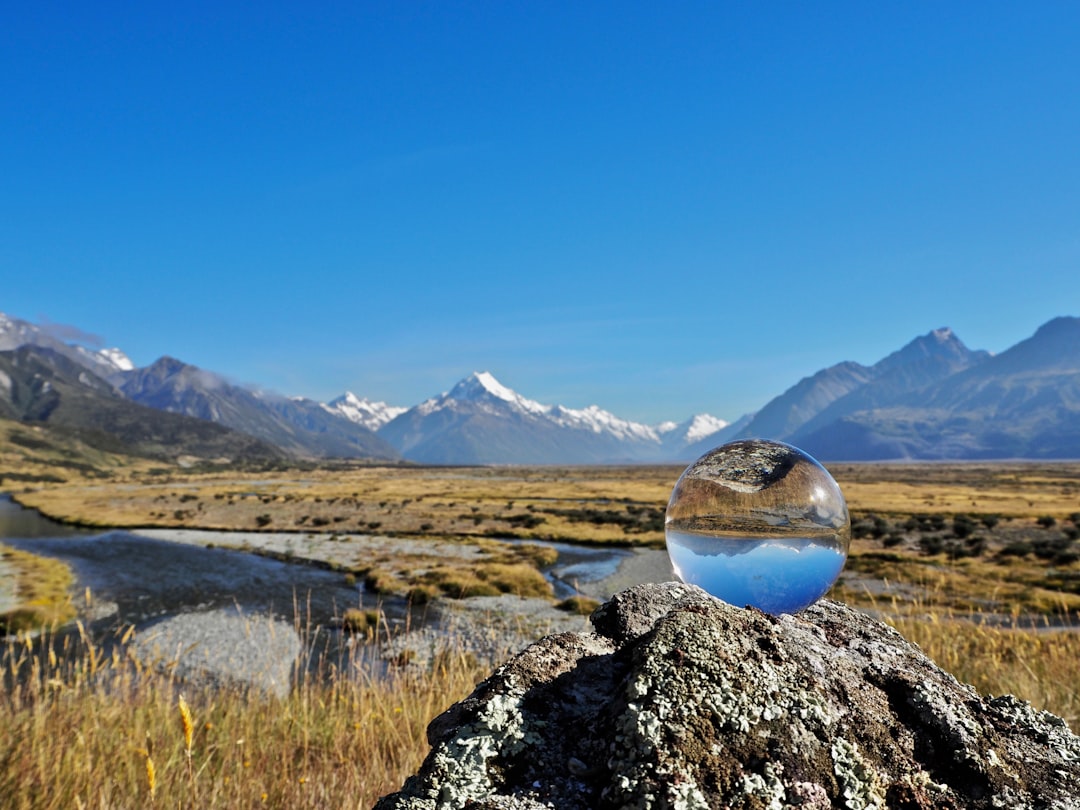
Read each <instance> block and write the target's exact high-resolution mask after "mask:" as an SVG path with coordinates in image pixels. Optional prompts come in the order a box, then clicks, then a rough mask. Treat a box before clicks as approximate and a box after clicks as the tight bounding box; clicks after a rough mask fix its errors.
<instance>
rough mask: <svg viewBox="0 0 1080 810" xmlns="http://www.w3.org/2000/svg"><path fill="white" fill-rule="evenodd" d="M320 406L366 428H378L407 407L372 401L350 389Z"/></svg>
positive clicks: (403, 411)
mask: <svg viewBox="0 0 1080 810" xmlns="http://www.w3.org/2000/svg"><path fill="white" fill-rule="evenodd" d="M322 407H323V410H326V411H328V412H330V413H332V414H334V415H335V416H340V417H343V418H345V419H348V420H349V421H350V422H355V423H356V424H358V425H362V426H364V427H366V428H367V429H368V430H378V429H379V428H381V427H382V426H383V425H385V424H386V423H387V422H390V421H391V420H392V419H394V418H395V417H397V416H400V415H401V414H403V413H405V411H407V410H408V408H401V407H397V406H395V405H387V404H386V403H385V402H373V401H371V400H370V399H368V398H367V397H358V396H357V395H356V394H354V393H353V392H352V391H346V392H345V393H344V394H342V395H341V396H340V397H337V398H336V399H332V400H330V401H329V402H327V403H326V404H325V405H323V406H322Z"/></svg>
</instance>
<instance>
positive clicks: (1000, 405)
mask: <svg viewBox="0 0 1080 810" xmlns="http://www.w3.org/2000/svg"><path fill="white" fill-rule="evenodd" d="M0 418H8V419H17V420H20V421H23V422H28V423H41V424H48V425H49V426H50V427H52V428H55V429H57V430H62V431H69V432H71V431H73V432H75V433H77V434H78V435H79V436H80V438H83V439H84V440H85V438H86V437H90V439H91V440H92V441H97V442H98V443H99V444H101V443H104V444H112V445H116V444H119V445H123V446H128V447H129V449H130V451H131V452H135V453H137V454H143V455H156V456H164V457H174V456H176V455H178V454H180V453H181V449H182V450H183V453H184V454H186V455H193V456H197V457H205V458H231V457H240V458H248V457H250V458H272V457H275V456H277V457H282V456H289V457H294V458H306V459H317V458H333V457H337V458H355V459H371V460H379V461H398V460H401V459H405V460H408V461H413V462H420V463H430V464H503V463H522V464H579V463H641V462H671V461H686V460H690V459H693V458H696V457H697V456H698V455H700V454H701V453H703V452H705V451H707V450H709V449H711V448H712V447H715V446H716V445H718V444H721V443H723V442H724V441H728V440H730V439H734V438H749V437H766V438H773V439H780V440H783V441H787V442H790V443H792V444H795V445H797V446H799V447H801V448H803V449H804V450H806V451H807V452H809V453H811V454H812V455H814V456H816V457H818V458H821V459H826V460H830V461H834V460H835V461H838V460H884V459H978V458H1080V318H1073V317H1062V318H1056V319H1054V320H1052V321H1050V322H1049V323H1047V324H1045V325H1043V326H1042V327H1040V328H1039V330H1038V331H1037V332H1036V333H1035V334H1034V335H1033V336H1032V337H1030V338H1028V339H1027V340H1025V341H1022V342H1021V343H1019V344H1017V345H1016V346H1014V347H1012V348H1010V349H1008V350H1007V351H1005V352H1002V353H1001V354H999V355H996V356H993V355H991V354H990V353H989V352H986V351H979V350H972V349H969V348H968V347H966V346H965V345H964V344H963V342H962V341H961V340H960V339H959V338H958V337H957V336H956V335H955V334H954V333H953V332H952V331H951V330H950V329H936V330H934V331H932V332H929V333H927V334H926V335H922V336H920V337H917V338H915V339H914V340H912V341H911V342H909V343H908V344H907V345H905V346H903V347H902V348H900V349H899V350H897V351H895V352H893V353H892V354H890V355H888V356H887V357H885V358H883V359H882V360H880V361H878V362H877V363H875V364H873V365H871V366H864V365H861V364H859V363H855V362H851V361H846V362H841V363H838V364H836V365H833V366H830V367H828V368H826V369H822V370H821V371H819V372H817V373H815V374H813V375H811V376H809V377H806V378H804V379H802V380H799V381H798V382H797V383H795V384H794V385H793V386H791V387H790V388H789V389H787V390H786V391H784V392H783V393H781V394H780V395H778V396H777V397H775V398H774V399H772V400H771V401H769V402H768V403H766V404H765V406H764V407H762V408H761V409H760V410H759V411H757V412H756V413H752V414H747V415H745V416H743V417H741V418H739V419H737V420H735V421H734V422H733V423H731V424H728V423H727V422H725V421H724V420H722V419H718V418H716V417H714V416H711V415H708V414H698V415H695V416H692V417H690V418H688V419H686V420H684V421H683V422H663V423H661V424H658V425H645V424H642V423H638V422H633V421H629V420H626V419H622V418H620V417H618V416H615V415H614V414H612V413H610V412H608V411H605V410H603V409H602V408H600V407H598V406H596V405H592V406H589V407H587V408H584V409H574V408H568V407H565V406H563V405H545V404H541V403H539V402H536V401H534V400H531V399H528V398H526V397H524V396H522V395H521V394H519V393H517V392H515V391H513V390H511V389H509V388H507V387H506V386H504V385H502V384H501V383H500V382H499V381H498V380H497V379H496V378H495V377H494V376H493V375H492V374H490V373H489V372H486V371H479V372H474V373H473V374H471V375H469V376H468V377H466V378H465V379H463V380H461V381H460V382H458V383H457V384H456V385H455V386H453V387H452V388H451V389H450V390H449V391H447V392H445V393H443V394H440V395H438V396H435V397H431V398H430V399H427V400H425V401H424V402H421V403H420V404H418V405H415V406H413V407H411V408H404V407H400V406H391V405H388V404H386V403H384V402H373V401H370V400H367V399H364V398H362V397H358V396H356V395H355V394H353V393H349V392H347V393H345V394H343V395H342V396H340V397H338V398H337V399H334V400H331V401H330V402H328V403H319V402H315V401H313V400H309V399H304V398H299V397H293V398H290V397H284V396H280V395H277V394H270V393H266V392H261V391H256V390H252V389H251V388H248V387H244V386H239V385H236V384H233V383H231V382H229V381H228V380H226V379H225V378H224V377H222V376H221V375H219V374H216V373H213V372H210V371H206V370H203V369H199V368H197V367H195V366H192V365H189V364H186V363H183V362H181V361H179V360H176V359H173V358H169V357H163V358H161V359H159V360H157V361H156V362H154V363H153V364H151V365H149V366H147V367H145V368H135V367H134V364H133V363H132V362H131V361H130V360H129V359H128V357H127V355H126V354H124V353H123V352H122V351H121V350H119V349H97V350H94V349H88V348H86V347H84V346H82V345H78V344H74V343H65V342H64V341H62V340H60V339H59V338H58V337H55V336H53V335H51V334H50V333H49V332H48V331H47V330H44V329H42V328H41V327H38V326H35V325H33V324H30V323H28V322H26V321H20V320H18V319H15V318H10V317H7V316H5V315H3V314H0ZM159 418H160V419H161V420H163V421H161V422H160V423H159V422H157V421H156V420H158V419H159ZM177 420H181V421H177ZM195 425H199V426H200V428H199V430H196V429H195V427H194V426H195ZM207 425H212V426H213V428H212V430H213V432H200V431H204V430H206V429H207V428H206V426H207ZM135 426H137V428H138V429H135ZM170 436H172V437H173V438H174V439H175V440H176V441H177V442H179V444H180V445H183V447H182V448H181V449H178V448H176V447H173V448H171V449H170V448H169V447H168V445H169V437H170Z"/></svg>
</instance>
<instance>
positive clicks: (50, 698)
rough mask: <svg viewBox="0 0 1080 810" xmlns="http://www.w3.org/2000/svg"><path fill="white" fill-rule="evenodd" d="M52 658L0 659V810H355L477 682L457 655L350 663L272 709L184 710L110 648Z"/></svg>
mask: <svg viewBox="0 0 1080 810" xmlns="http://www.w3.org/2000/svg"><path fill="white" fill-rule="evenodd" d="M110 641H112V642H115V641H116V639H111V640H110ZM63 646H64V647H66V649H64V648H61V649H60V650H59V651H57V652H56V653H53V654H50V653H49V646H48V645H47V644H46V643H44V641H41V640H39V641H38V642H34V643H31V642H25V643H24V642H22V641H20V642H19V643H18V644H16V645H14V646H11V647H9V648H8V649H7V650H6V652H5V653H4V654H3V656H2V657H0V670H2V674H3V681H4V688H3V692H2V693H0V703H2V706H0V797H3V801H2V804H3V806H4V808H5V809H6V810H31V808H32V809H33V810H51V809H52V808H56V810H60V808H63V809H64V810H68V808H78V807H84V808H117V809H119V808H146V807H151V806H161V807H198V808H266V807H282V808H326V807H341V808H365V810H366V808H369V807H371V805H372V804H373V803H374V802H375V800H376V799H377V798H378V797H379V796H381V795H383V794H385V793H388V792H391V791H393V790H395V789H397V788H398V787H399V786H400V785H401V783H402V781H403V780H404V778H405V777H406V776H407V775H408V774H409V773H411V772H412V771H413V770H415V769H416V767H417V766H418V765H419V763H420V760H421V759H422V758H423V756H424V754H425V753H426V749H427V742H426V738H425V729H426V726H427V724H428V722H429V721H430V720H431V718H432V717H434V716H435V715H437V714H438V713H439V712H441V711H442V710H444V709H445V708H447V707H448V706H449V705H450V704H451V703H453V702H454V701H456V700H459V699H460V698H462V697H464V696H465V695H466V694H468V692H469V691H471V689H472V688H473V686H474V685H475V684H476V682H477V681H478V680H479V679H480V677H481V676H482V675H483V674H484V671H486V669H487V668H486V667H484V668H483V670H484V671H482V668H481V667H480V666H479V665H477V663H476V662H475V661H473V660H472V659H471V658H469V657H467V656H464V655H462V656H457V657H444V658H443V659H441V660H440V661H439V662H438V664H437V665H436V666H434V667H433V668H432V669H431V670H430V671H428V672H424V673H416V672H414V671H412V670H410V671H408V672H403V671H392V672H391V673H390V674H388V675H387V676H386V677H385V678H379V679H376V678H373V677H371V676H370V675H367V674H365V671H364V670H363V669H362V668H361V667H360V666H359V662H358V661H356V660H352V661H345V662H342V664H343V665H342V666H331V665H330V663H329V662H324V667H323V671H322V672H321V673H320V674H318V675H315V676H305V677H302V678H301V680H300V683H299V685H298V686H297V688H296V689H295V690H294V691H293V693H292V694H291V695H290V696H289V697H288V698H285V699H274V698H268V697H265V696H258V695H252V694H245V693H243V692H241V691H240V690H238V689H228V688H226V689H221V690H218V691H214V692H212V693H200V692H192V691H190V690H191V687H190V686H189V687H187V688H186V690H187V691H185V697H186V700H185V699H184V697H181V695H180V688H181V686H180V684H178V683H176V682H175V681H174V680H173V679H172V678H171V677H170V676H169V675H168V674H162V673H161V672H158V671H147V670H143V669H142V668H141V667H140V665H139V664H138V663H137V661H136V660H135V658H134V656H133V655H130V654H129V653H128V648H127V646H126V645H124V644H111V645H110V647H111V650H112V652H111V653H110V652H106V650H107V647H106V646H104V645H102V644H100V643H93V642H92V641H91V640H90V639H88V638H86V637H85V636H84V637H83V638H82V639H81V640H80V639H78V638H77V637H76V638H74V639H73V638H71V637H69V638H68V640H67V644H66V645H63ZM185 710H186V711H185ZM189 752H190V754H189Z"/></svg>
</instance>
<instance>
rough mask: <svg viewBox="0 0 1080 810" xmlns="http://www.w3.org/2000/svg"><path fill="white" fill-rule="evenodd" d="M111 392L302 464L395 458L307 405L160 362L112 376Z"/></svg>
mask: <svg viewBox="0 0 1080 810" xmlns="http://www.w3.org/2000/svg"><path fill="white" fill-rule="evenodd" d="M111 379H112V381H113V382H114V383H116V386H117V389H118V390H119V391H120V392H122V393H123V394H124V395H125V396H126V397H128V398H129V399H131V400H132V401H134V402H138V403H139V404H141V405H147V406H149V407H151V408H157V409H158V410H162V411H169V412H172V413H182V414H185V415H187V416H194V417H196V418H198V419H206V420H208V421H211V422H217V423H218V424H222V425H225V426H226V427H230V428H233V429H234V430H239V431H242V432H244V433H247V434H249V435H251V436H255V437H256V438H259V439H262V440H263V441H266V442H269V443H271V444H273V445H276V446H277V447H280V448H282V449H283V450H285V451H286V452H288V453H290V454H291V455H295V456H300V457H307V458H325V457H339V458H373V459H383V460H393V459H397V458H400V456H399V454H398V452H397V450H395V449H394V448H393V447H391V446H390V445H389V444H387V443H386V442H385V441H384V440H383V439H380V438H379V437H378V436H376V435H375V434H374V433H373V432H372V431H370V430H368V429H367V428H365V427H363V426H362V425H358V424H355V423H353V422H350V421H349V420H348V419H344V418H342V417H340V416H337V415H335V414H333V413H330V412H328V411H327V410H326V409H325V408H324V407H323V406H322V405H321V404H320V403H318V402H314V401H313V400H309V399H288V398H286V397H282V396H278V395H276V394H262V393H258V392H253V391H249V390H248V389H246V388H243V387H241V386H238V385H233V384H232V383H229V382H228V381H227V380H225V379H224V378H223V377H221V376H219V375H217V374H214V373H212V372H208V371H204V370H203V369H200V368H197V367H196V366H192V365H189V364H187V363H183V362H181V361H179V360H176V359H174V358H171V357H162V358H161V359H159V360H157V361H156V362H155V363H153V364H152V365H149V366H147V367H146V368H141V369H134V370H132V371H123V372H118V373H116V374H114V375H113V376H112V378H111Z"/></svg>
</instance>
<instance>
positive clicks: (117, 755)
mask: <svg viewBox="0 0 1080 810" xmlns="http://www.w3.org/2000/svg"><path fill="white" fill-rule="evenodd" d="M879 607H882V606H879ZM888 610H889V606H888V605H885V606H883V610H882V612H884V613H887V612H888ZM975 618H977V617H975ZM971 619H972V617H971V616H969V615H962V614H956V613H950V612H945V611H938V610H937V609H936V608H935V607H934V606H933V605H926V604H924V605H922V611H921V614H920V616H919V617H918V618H909V617H896V618H889V619H887V621H890V623H892V624H893V625H894V626H896V627H897V629H899V630H900V632H901V633H903V634H904V635H905V637H907V638H908V639H910V640H912V641H914V642H916V643H918V644H919V645H920V646H921V647H922V648H923V649H924V651H926V652H927V654H928V655H930V656H931V657H932V658H933V659H934V660H936V661H937V662H938V663H939V664H940V665H942V666H943V667H944V668H946V669H947V670H949V671H951V672H953V673H954V674H955V675H956V676H957V677H958V678H959V679H960V680H963V681H967V682H971V683H973V684H974V685H975V686H976V687H977V688H978V689H979V690H980V691H981V692H984V693H991V694H1003V693H1012V694H1016V695H1017V696H1019V697H1021V698H1024V699H1027V700H1030V701H1032V703H1033V704H1034V705H1035V706H1036V707H1038V708H1043V709H1048V710H1050V711H1052V712H1054V713H1055V714H1058V715H1060V716H1062V717H1064V718H1065V719H1066V720H1067V721H1068V722H1069V723H1070V724H1071V726H1072V728H1073V729H1074V730H1077V729H1078V727H1080V695H1078V692H1077V689H1078V685H1080V634H1078V633H1076V632H1071V631H1059V630H1051V629H1042V630H1025V629H1021V628H1020V627H1019V626H1014V627H1005V628H995V627H990V626H987V625H985V624H979V623H977V622H974V621H971ZM79 629H80V634H78V635H70V634H69V635H66V636H64V637H63V638H62V639H60V638H54V637H51V636H49V635H48V634H46V635H45V636H41V637H38V638H36V639H32V638H30V637H29V636H20V637H19V639H18V641H17V642H15V643H11V644H8V645H7V647H6V648H5V649H4V651H3V653H2V655H0V676H2V692H0V796H2V797H4V807H5V808H11V809H12V810H30V808H34V810H39V809H46V810H52V809H53V808H56V809H57V810H59V808H65V809H66V808H73V807H74V808H78V807H83V808H121V809H122V808H146V807H157V806H160V807H199V808H242V809H243V808H265V807H280V808H325V807H335V808H337V807H341V808H369V807H371V806H372V804H373V803H374V802H375V800H376V799H377V798H378V797H379V796H381V795H384V794H385V793H388V792H391V791H393V790H396V789H397V788H398V787H399V786H400V785H401V783H402V782H403V780H404V779H405V777H406V776H407V775H408V774H410V773H412V772H413V771H414V770H415V769H416V768H417V767H418V765H419V763H420V761H421V760H422V758H423V757H424V755H425V754H426V752H427V742H426V738H425V729H426V726H427V724H428V722H429V721H430V720H431V719H432V718H433V717H434V716H436V715H437V714H438V713H440V712H441V711H443V710H444V709H445V708H446V707H448V706H449V705H450V704H451V703H453V702H454V701H456V700H460V699H461V698H463V697H464V696H465V695H466V694H468V693H469V692H470V691H471V690H472V688H473V687H474V686H475V684H476V683H477V682H478V681H479V680H480V679H481V678H482V677H484V676H485V675H486V673H487V671H488V670H489V668H490V663H491V662H478V661H477V660H476V659H475V658H474V657H473V656H472V655H468V654H464V653H460V654H455V653H450V654H443V655H441V656H440V657H439V658H438V659H437V660H436V662H435V663H434V664H432V666H431V667H430V668H429V669H427V670H418V669H417V668H416V667H408V668H403V669H392V670H391V671H389V672H388V673H387V674H386V675H385V676H380V677H374V676H373V675H371V674H369V673H370V670H368V669H367V668H366V665H365V664H363V662H362V661H361V660H360V658H359V657H358V656H355V655H352V656H349V657H347V658H346V659H344V660H335V661H330V660H326V659H325V658H323V659H320V661H319V665H318V667H317V668H316V670H315V671H314V672H310V671H298V672H297V684H296V687H295V688H294V690H293V692H292V693H291V694H290V695H289V696H288V697H287V698H273V697H266V696H261V695H259V694H257V693H252V692H250V691H245V690H241V689H239V688H228V687H226V688H219V689H217V690H214V691H198V690H194V689H193V688H192V687H191V686H190V685H183V684H181V683H179V682H177V681H176V680H175V679H174V678H173V677H172V676H171V675H170V674H169V673H168V671H165V670H159V669H150V668H146V667H144V666H143V665H142V664H141V663H140V662H139V661H138V660H137V659H136V657H135V656H134V655H133V653H132V651H131V650H132V648H131V647H130V641H131V638H132V632H131V631H130V630H128V631H126V632H125V633H123V634H119V633H118V634H117V635H115V636H110V637H108V638H104V639H92V638H90V637H89V636H88V634H87V633H86V632H84V631H83V630H82V627H81V626H80V627H79ZM451 646H452V645H451Z"/></svg>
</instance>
